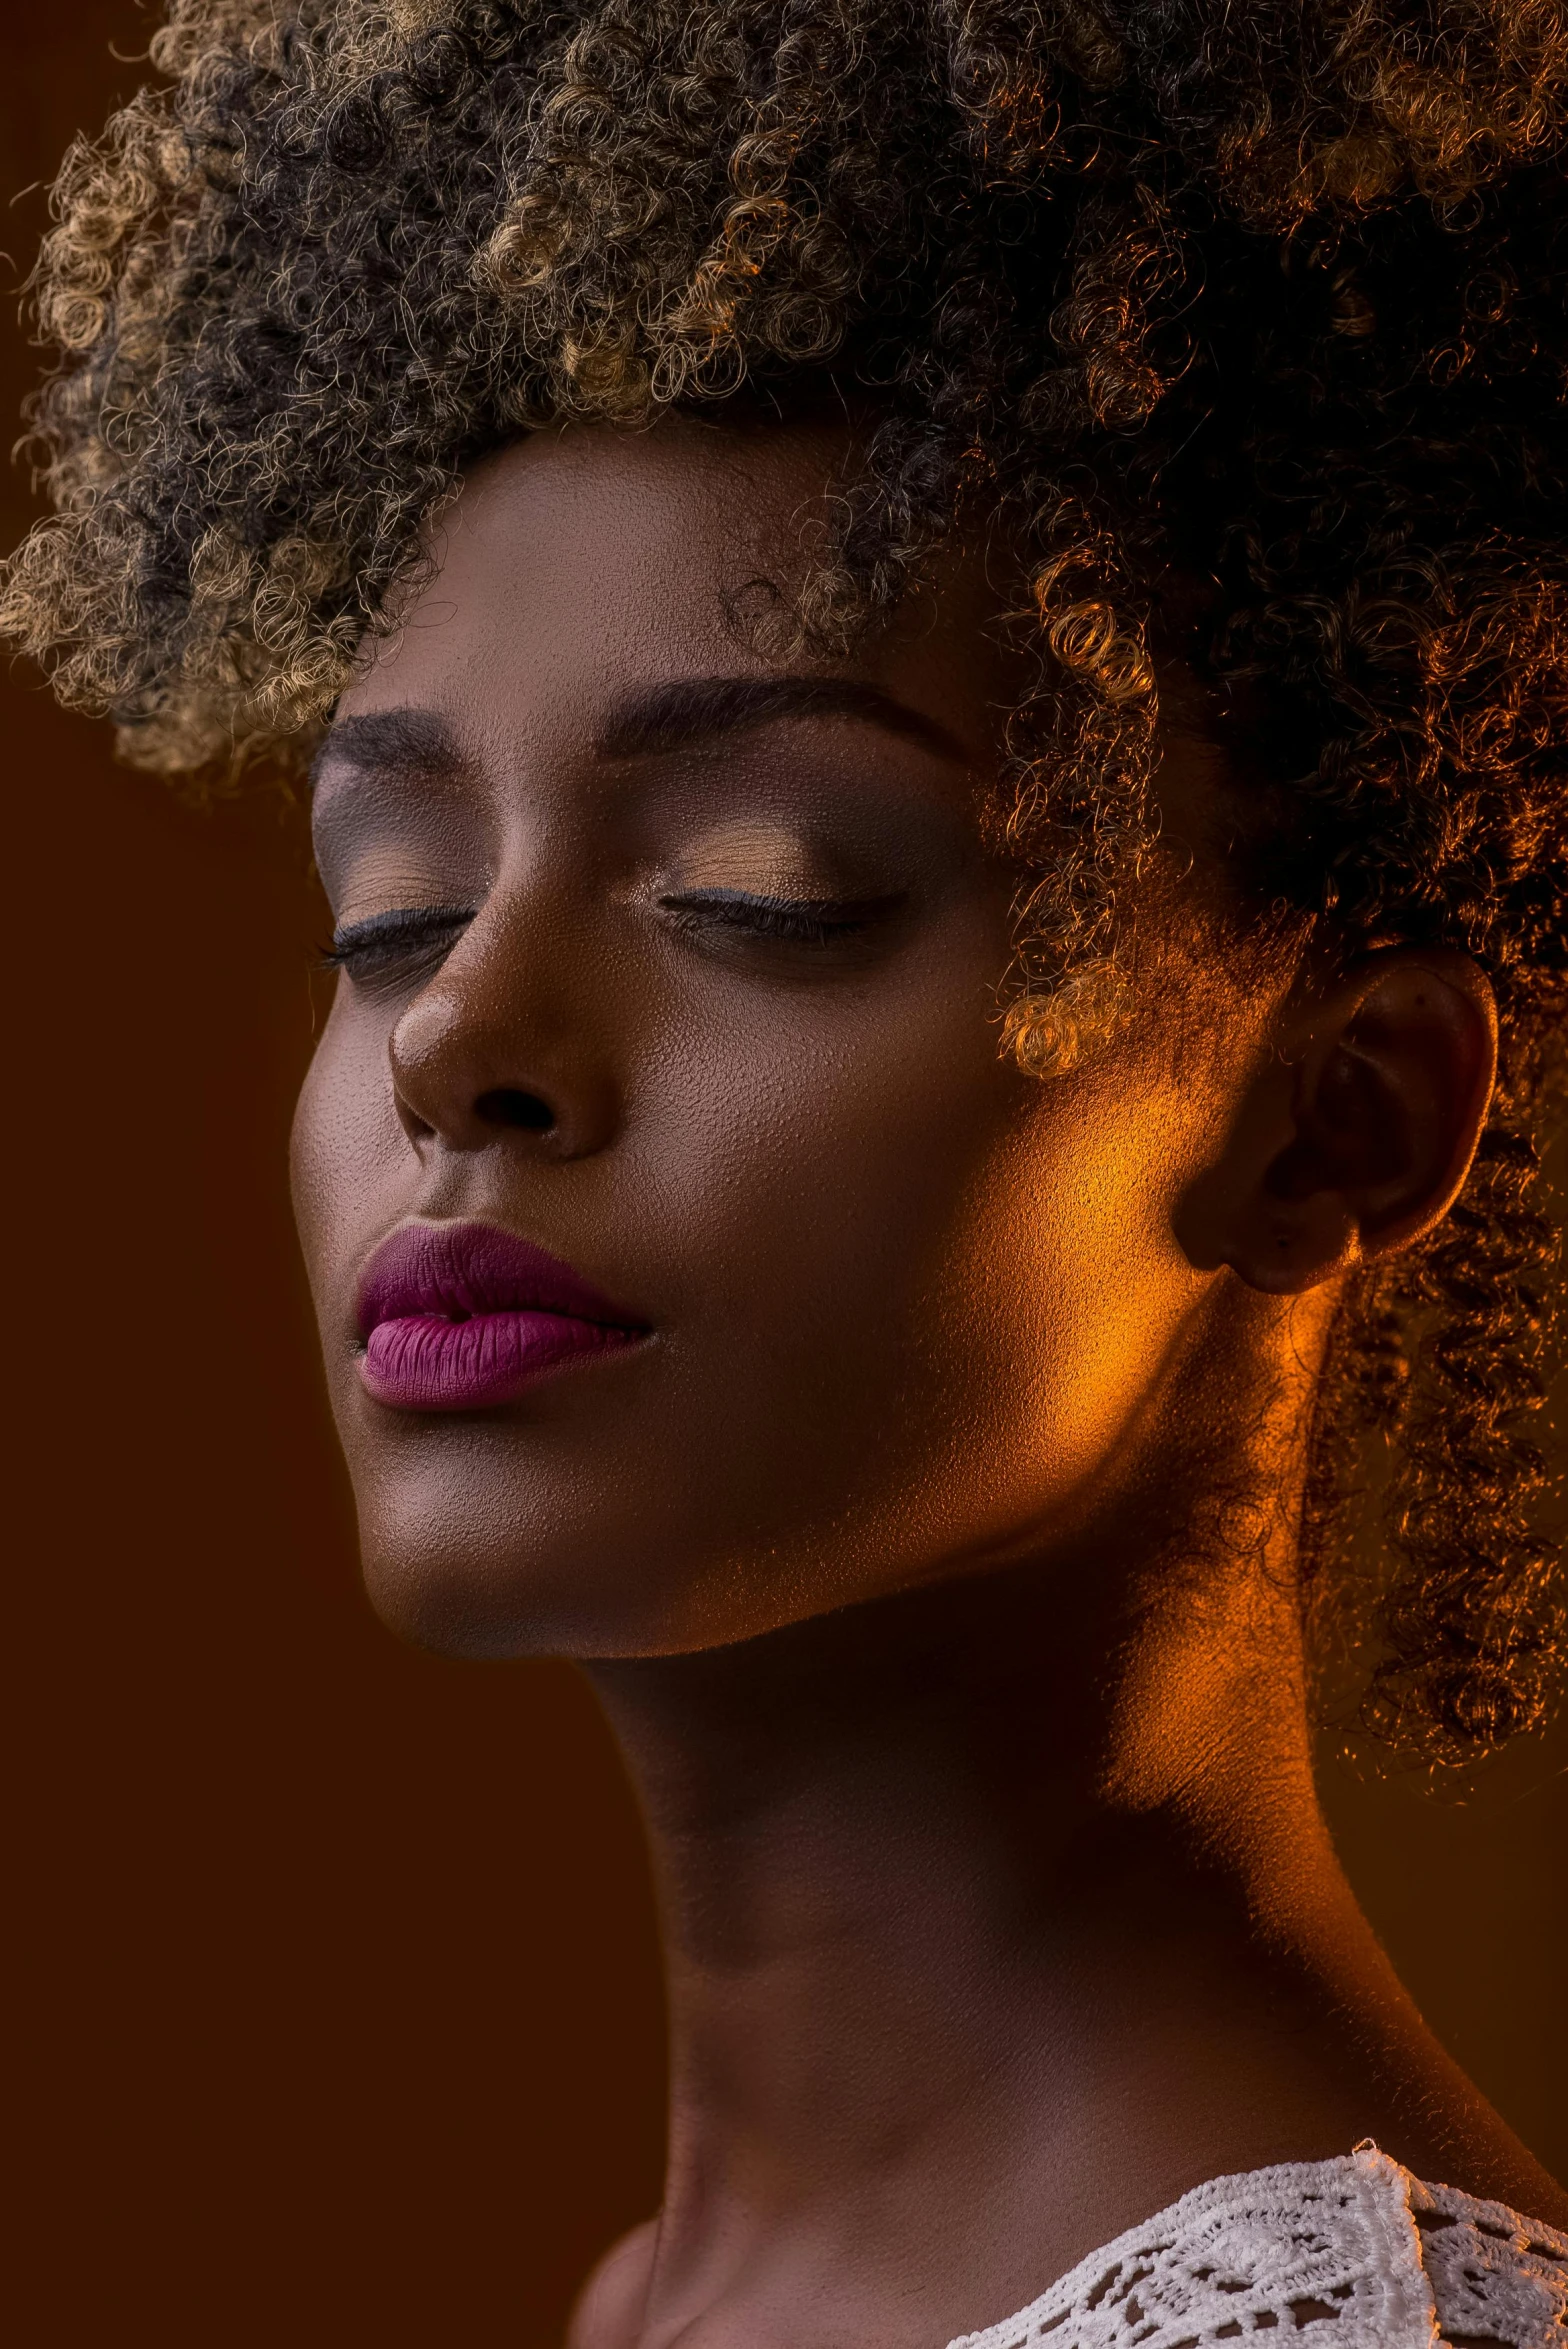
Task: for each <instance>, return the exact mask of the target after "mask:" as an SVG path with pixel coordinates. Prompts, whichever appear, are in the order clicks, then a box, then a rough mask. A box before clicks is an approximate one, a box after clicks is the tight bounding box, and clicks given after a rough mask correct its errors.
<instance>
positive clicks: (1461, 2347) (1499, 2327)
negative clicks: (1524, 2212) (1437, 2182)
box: [1409, 2178, 1568, 2349]
mask: <svg viewBox="0 0 1568 2349" xmlns="http://www.w3.org/2000/svg"><path fill="white" fill-rule="evenodd" d="M1409 2192H1410V2214H1411V2216H1412V2218H1413V2219H1414V2220H1415V2222H1416V2226H1417V2228H1418V2229H1419V2231H1420V2238H1421V2259H1422V2264H1423V2265H1424V2267H1425V2269H1426V2272H1427V2275H1428V2277H1429V2278H1430V2280H1431V2285H1432V2294H1433V2298H1434V2300H1435V2301H1436V2303H1437V2316H1438V2326H1439V2331H1440V2335H1441V2338H1442V2339H1443V2340H1444V2341H1445V2342H1447V2343H1449V2344H1450V2345H1451V2349H1471V2344H1472V2343H1475V2344H1481V2343H1484V2344H1486V2349H1491V2344H1492V2343H1493V2342H1497V2341H1501V2342H1505V2343H1507V2344H1508V2349H1562V2344H1565V2343H1568V2235H1560V2234H1559V2233H1558V2232H1557V2229H1556V2228H1555V2227H1543V2226H1540V2225H1538V2224H1537V2223H1536V2222H1535V2221H1533V2220H1531V2219H1523V2218H1521V2217H1520V2216H1519V2213H1518V2212H1517V2211H1516V2210H1510V2209H1509V2208H1508V2206H1507V2204H1506V2203H1502V2202H1478V2201H1477V2200H1476V2199H1475V2197H1474V2195H1471V2194H1461V2193H1460V2192H1459V2191H1458V2190H1457V2188H1456V2187H1453V2186H1423V2185H1422V2184H1421V2182H1420V2180H1419V2179H1418V2178H1412V2179H1411V2180H1410V2182H1409Z"/></svg>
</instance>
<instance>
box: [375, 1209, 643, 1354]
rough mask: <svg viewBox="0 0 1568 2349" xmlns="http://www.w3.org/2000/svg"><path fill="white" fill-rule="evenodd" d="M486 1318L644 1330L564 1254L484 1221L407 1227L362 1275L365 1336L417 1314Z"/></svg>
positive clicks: (386, 1244)
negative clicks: (561, 1317) (542, 1317)
mask: <svg viewBox="0 0 1568 2349" xmlns="http://www.w3.org/2000/svg"><path fill="white" fill-rule="evenodd" d="M485 1313H560V1314H565V1315H567V1316H569V1317H570V1318H571V1319H572V1320H574V1321H590V1322H598V1323H601V1324H603V1325H604V1326H605V1327H606V1328H610V1329H623V1330H629V1331H630V1330H643V1329H646V1327H647V1323H646V1322H645V1321H644V1320H643V1318H642V1316H641V1315H639V1314H635V1313H629V1312H627V1311H626V1309H625V1308H624V1307H623V1306H620V1305H617V1304H615V1303H614V1302H613V1301H612V1300H611V1299H610V1298H609V1297H606V1296H605V1295H604V1294H603V1292H602V1291H601V1290H599V1289H596V1288H595V1287H594V1285H593V1283H592V1282H591V1281H588V1280H585V1279H584V1278H583V1276H582V1274H581V1273H580V1272H575V1271H574V1270H573V1268H572V1267H571V1265H569V1264H563V1263H562V1261H561V1259H560V1258H559V1257H558V1256H552V1255H550V1254H549V1252H548V1250H546V1249H544V1248H540V1247H536V1246H535V1244H534V1242H533V1241H532V1240H524V1239H520V1238H519V1237H518V1235H517V1234H516V1233H515V1232H508V1231H503V1230H501V1229H500V1228H499V1227H498V1226H497V1225H494V1224H484V1223H405V1224H401V1225H400V1226H399V1227H398V1229H397V1230H396V1231H395V1232H392V1233H389V1235H388V1236H387V1238H386V1239H384V1240H383V1241H382V1242H381V1244H380V1246H379V1247H378V1248H376V1249H374V1250H373V1251H372V1253H371V1255H370V1257H369V1258H368V1260H367V1261H366V1264H365V1268H364V1271H363V1272H362V1273H361V1275H360V1281H359V1295H358V1321H359V1334H360V1337H361V1338H362V1339H363V1338H368V1337H369V1335H370V1333H371V1331H372V1330H373V1329H374V1328H375V1327H376V1326H377V1324H378V1323H380V1322H383V1321H401V1320H403V1319H405V1318H407V1317H410V1316H412V1315H416V1314H432V1315H438V1316H440V1317H441V1318H442V1319H444V1320H447V1321H468V1320H471V1319H473V1318H474V1317H475V1316H477V1315H480V1314H485Z"/></svg>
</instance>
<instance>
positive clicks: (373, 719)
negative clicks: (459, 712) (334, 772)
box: [310, 709, 467, 787]
mask: <svg viewBox="0 0 1568 2349" xmlns="http://www.w3.org/2000/svg"><path fill="white" fill-rule="evenodd" d="M466 763H467V762H466V761H465V759H464V757H463V754H462V752H461V751H460V750H459V748H458V742H457V736H456V735H455V734H454V733H453V731H452V729H451V727H450V726H449V725H448V724H447V721H446V720H445V718H443V717H439V716H438V715H437V714H436V712H435V711H434V710H416V709H398V710H375V711H372V712H370V713H369V714H368V715H367V716H365V717H363V718H340V719H339V720H338V722H337V724H336V725H335V726H333V727H332V728H331V729H330V730H329V731H328V733H327V735H326V737H325V739H324V740H323V742H322V744H321V747H320V749H319V750H318V751H317V753H316V755H315V757H314V758H313V759H312V761H311V764H310V780H311V784H312V787H314V786H315V785H316V784H317V783H319V782H320V780H321V777H322V775H323V773H324V772H325V770H326V769H327V768H328V767H329V766H334V767H336V766H344V767H351V768H356V769H358V770H360V771H361V772H370V771H372V770H375V769H380V770H382V771H385V770H387V769H391V771H392V772H393V773H394V774H404V775H424V776H429V777H432V778H433V777H436V776H449V775H456V774H459V773H461V772H462V770H463V768H464V766H465V765H466Z"/></svg>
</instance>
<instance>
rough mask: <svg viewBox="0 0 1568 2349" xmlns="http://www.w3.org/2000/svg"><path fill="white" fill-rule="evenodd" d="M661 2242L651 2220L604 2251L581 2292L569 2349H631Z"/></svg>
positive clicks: (568, 2342) (568, 2334) (573, 2314)
mask: <svg viewBox="0 0 1568 2349" xmlns="http://www.w3.org/2000/svg"><path fill="white" fill-rule="evenodd" d="M658 2239H659V2222H658V2220H657V2219H649V2220H648V2221H647V2222H646V2223H645V2224H644V2225H643V2226H640V2227H633V2229H632V2231H631V2233H630V2234H629V2235H623V2236H622V2237H621V2239H620V2241H619V2242H618V2243H616V2244H614V2245H613V2246H612V2247H611V2249H610V2250H608V2251H607V2252H606V2253H605V2255H604V2257H603V2258H602V2259H601V2260H600V2262H599V2264H598V2266H597V2267H596V2268H595V2269H594V2271H593V2273H592V2275H591V2276H590V2277H589V2278H588V2281H587V2283H586V2284H584V2286H583V2288H582V2291H581V2292H580V2293H579V2294H578V2297H577V2305H576V2307H575V2308H574V2309H573V2311H572V2321H571V2324H570V2325H569V2326H568V2328H567V2334H566V2349H630V2344H631V2343H633V2342H634V2341H635V2340H636V2339H637V2336H638V2333H639V2332H640V2330H641V2326H642V2312H643V2308H644V2306H645V2304H646V2302H647V2298H648V2283H649V2279H650V2277H651V2276H652V2273H653V2254H654V2247H655V2245H656V2244H657V2242H658Z"/></svg>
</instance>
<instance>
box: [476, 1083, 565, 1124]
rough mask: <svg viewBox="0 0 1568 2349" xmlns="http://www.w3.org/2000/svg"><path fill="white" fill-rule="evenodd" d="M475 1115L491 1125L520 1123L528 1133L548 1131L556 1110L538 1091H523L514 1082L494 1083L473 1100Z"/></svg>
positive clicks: (553, 1121)
mask: <svg viewBox="0 0 1568 2349" xmlns="http://www.w3.org/2000/svg"><path fill="white" fill-rule="evenodd" d="M474 1109H475V1112H476V1114H477V1115H478V1116H480V1117H482V1118H483V1119H484V1120H485V1123H486V1124H487V1125H492V1126H522V1127H523V1128H524V1129H525V1130H526V1131H527V1132H528V1133H531V1134H547V1133H548V1132H549V1130H550V1128H551V1127H552V1126H553V1125H554V1123H555V1112H554V1110H553V1109H552V1108H551V1107H550V1104H549V1103H548V1102H547V1101H541V1100H540V1098H539V1096H538V1094H537V1093H523V1092H520V1091H519V1090H518V1088H517V1087H516V1086H515V1085H497V1086H495V1087H494V1088H493V1089H492V1090H491V1091H490V1092H488V1093H481V1094H480V1096H479V1098H478V1100H477V1101H476V1102H475V1103H474Z"/></svg>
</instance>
